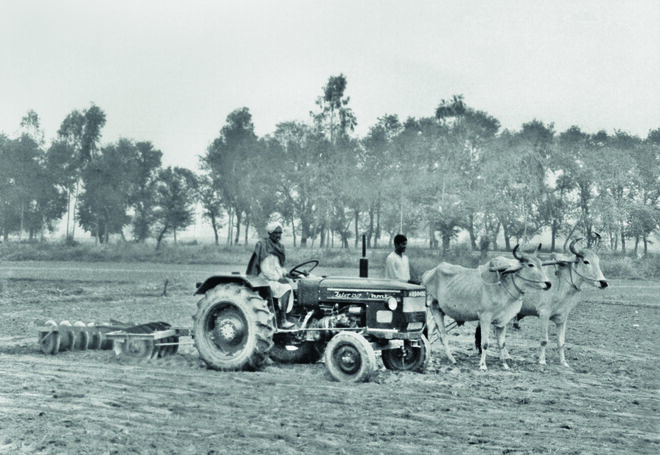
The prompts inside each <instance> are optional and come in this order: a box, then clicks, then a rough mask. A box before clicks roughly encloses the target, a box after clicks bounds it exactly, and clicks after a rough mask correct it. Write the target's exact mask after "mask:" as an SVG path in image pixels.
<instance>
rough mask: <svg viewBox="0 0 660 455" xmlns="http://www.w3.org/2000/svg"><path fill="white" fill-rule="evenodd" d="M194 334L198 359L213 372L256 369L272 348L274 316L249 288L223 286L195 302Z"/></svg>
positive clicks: (234, 285) (231, 285)
mask: <svg viewBox="0 0 660 455" xmlns="http://www.w3.org/2000/svg"><path fill="white" fill-rule="evenodd" d="M197 307H198V308H197V313H196V314H195V315H194V316H193V319H194V326H193V334H194V340H195V346H196V347H197V350H198V351H199V356H200V357H201V358H202V360H204V362H206V364H207V365H208V367H209V368H212V369H214V370H232V371H235V370H258V369H260V368H261V367H262V366H263V364H264V362H265V361H266V359H267V358H268V351H270V349H271V348H272V346H273V333H274V331H275V329H274V328H273V314H272V313H271V311H270V310H269V309H268V305H267V304H266V302H265V301H264V299H262V298H261V297H259V295H257V293H255V292H254V291H252V290H251V289H249V288H247V287H245V286H240V285H238V284H234V283H230V284H222V285H218V286H216V287H215V288H213V289H211V290H209V291H208V292H207V293H206V295H205V296H204V298H202V299H201V300H200V301H199V302H198V303H197Z"/></svg>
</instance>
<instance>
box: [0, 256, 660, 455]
mask: <svg viewBox="0 0 660 455" xmlns="http://www.w3.org/2000/svg"><path fill="white" fill-rule="evenodd" d="M220 269H224V271H225V272H227V271H231V270H242V269H243V266H236V267H232V266H225V267H222V268H216V267H209V266H174V265H167V266H165V265H157V264H107V263H94V264H92V263H52V262H17V263H2V264H0V313H1V315H2V318H1V319H0V329H1V330H0V453H12V454H14V453H67V454H76V453H82V454H85V453H89V454H99V453H117V454H126V453H154V454H156V453H163V454H188V453H189V454H207V453H264V454H273V453H277V454H280V453H281V454H298V453H300V454H303V453H304V454H309V453H323V454H381V453H383V454H418V453H457V452H458V453H462V454H470V453H576V454H578V453H579V454H583V453H594V454H603V453H636V454H640V453H649V454H657V453H660V361H659V360H660V359H659V356H658V342H659V341H660V282H644V281H623V280H609V283H610V287H609V288H608V289H606V290H604V291H599V290H595V289H594V290H585V291H584V302H583V303H582V304H580V305H579V306H578V307H577V308H576V309H575V310H574V312H573V314H572V315H571V319H570V320H569V324H568V330H567V337H566V338H567V360H568V362H569V364H570V365H571V368H568V369H567V368H564V367H562V366H561V365H559V364H558V355H557V350H556V341H555V339H554V336H555V330H554V326H552V329H551V342H550V344H549V349H548V365H547V366H541V365H538V364H537V361H536V356H537V352H538V345H539V331H538V326H537V324H538V320H537V319H536V318H526V319H524V320H522V321H521V329H520V330H518V331H515V330H511V329H510V330H509V331H508V335H507V346H508V347H509V351H510V353H511V355H512V356H513V357H514V361H513V362H511V369H510V370H503V369H502V367H501V365H500V363H499V360H498V358H497V355H498V351H497V349H491V356H490V357H489V361H488V366H489V370H488V371H487V372H481V371H479V357H478V355H477V353H476V350H475V348H474V346H473V333H474V329H475V325H476V323H466V324H465V325H464V326H462V327H459V328H456V329H453V330H452V331H451V335H450V342H451V345H452V347H453V350H454V355H455V357H456V359H457V361H458V365H457V366H455V367H454V366H452V365H450V363H449V362H448V360H447V358H446V357H445V354H444V351H443V350H442V348H441V345H440V343H439V341H437V340H436V341H435V342H434V343H433V354H432V361H431V365H430V367H429V369H428V371H427V373H426V374H419V373H407V372H392V371H389V370H380V371H378V372H377V373H376V374H375V375H374V377H373V379H372V381H371V382H368V383H363V384H342V383H337V382H333V381H331V380H330V379H329V376H328V374H327V373H326V371H325V367H324V365H322V364H321V363H317V364H313V365H279V364H274V363H268V365H267V366H266V367H265V369H264V370H262V371H259V372H217V371H212V370H208V369H207V368H206V367H205V365H204V363H203V362H202V361H201V360H200V359H199V356H198V354H197V351H196V349H195V348H194V346H193V345H191V344H182V345H181V346H180V348H179V352H178V353H177V354H176V355H174V356H170V357H165V358H162V359H156V360H150V361H148V362H137V361H136V360H134V359H124V358H117V357H115V354H114V353H113V351H111V350H93V351H92V350H87V351H72V352H61V353H59V354H57V355H46V354H43V353H42V352H41V351H40V349H39V346H38V344H37V332H36V329H35V327H36V325H35V320H41V321H43V320H47V319H53V320H55V321H57V322H60V321H62V320H69V321H70V322H71V323H74V322H75V321H83V322H86V323H87V322H96V323H101V322H107V321H109V320H111V319H115V320H120V321H131V322H135V323H146V322H153V321H165V322H168V323H170V324H172V325H173V326H178V327H189V328H190V327H192V318H191V316H192V314H193V312H194V310H195V308H196V303H197V301H198V300H199V297H197V296H193V295H192V294H193V292H194V289H195V282H196V281H203V280H204V279H205V278H206V277H207V276H209V275H210V274H212V273H213V272H214V271H219V270H220ZM319 273H321V274H334V275H338V274H341V275H345V276H346V275H353V276H355V275H357V267H356V268H355V270H353V269H351V270H348V269H344V270H341V269H336V270H330V269H325V270H324V269H320V272H319ZM165 280H167V281H168V284H167V295H165V296H163V295H162V294H163V289H164V282H165ZM190 341H191V340H190V339H189V338H182V342H184V343H185V342H190ZM491 345H492V346H496V343H495V342H494V340H491ZM379 362H380V361H379Z"/></svg>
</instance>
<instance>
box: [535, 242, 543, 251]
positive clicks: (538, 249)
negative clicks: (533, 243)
mask: <svg viewBox="0 0 660 455" xmlns="http://www.w3.org/2000/svg"><path fill="white" fill-rule="evenodd" d="M541 245H542V244H541V243H539V246H538V247H536V252H537V253H538V252H539V251H541Z"/></svg>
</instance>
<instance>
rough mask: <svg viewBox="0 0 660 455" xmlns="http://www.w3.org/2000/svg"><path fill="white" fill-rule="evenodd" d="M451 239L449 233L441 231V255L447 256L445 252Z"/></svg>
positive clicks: (447, 250)
mask: <svg viewBox="0 0 660 455" xmlns="http://www.w3.org/2000/svg"><path fill="white" fill-rule="evenodd" d="M450 240H451V237H450V236H449V234H446V233H443V234H442V256H443V257H447V254H448V253H449V241H450Z"/></svg>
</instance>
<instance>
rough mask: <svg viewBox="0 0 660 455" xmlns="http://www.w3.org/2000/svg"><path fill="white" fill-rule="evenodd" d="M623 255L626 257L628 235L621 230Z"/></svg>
mask: <svg viewBox="0 0 660 455" xmlns="http://www.w3.org/2000/svg"><path fill="white" fill-rule="evenodd" d="M621 254H623V255H624V256H625V255H626V235H625V234H624V233H623V229H621Z"/></svg>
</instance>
